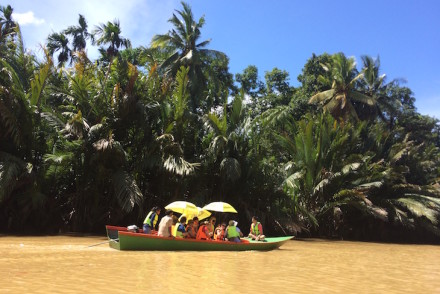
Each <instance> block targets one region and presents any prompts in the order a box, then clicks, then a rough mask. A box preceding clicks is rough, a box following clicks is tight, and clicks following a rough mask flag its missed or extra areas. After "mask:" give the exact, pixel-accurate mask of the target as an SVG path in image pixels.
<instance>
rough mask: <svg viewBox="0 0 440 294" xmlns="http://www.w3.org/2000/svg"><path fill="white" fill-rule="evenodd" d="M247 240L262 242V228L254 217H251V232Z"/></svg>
mask: <svg viewBox="0 0 440 294" xmlns="http://www.w3.org/2000/svg"><path fill="white" fill-rule="evenodd" d="M249 238H252V240H255V241H263V240H264V238H265V236H264V235H263V226H262V225H261V223H260V222H259V221H258V219H257V217H256V216H253V217H252V224H251V231H250V233H249Z"/></svg>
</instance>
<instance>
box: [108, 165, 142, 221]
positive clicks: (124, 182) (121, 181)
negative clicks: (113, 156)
mask: <svg viewBox="0 0 440 294" xmlns="http://www.w3.org/2000/svg"><path fill="white" fill-rule="evenodd" d="M112 183H113V188H114V191H115V195H116V199H117V201H118V203H119V205H120V206H121V209H122V210H123V211H124V212H126V213H128V212H130V211H132V210H133V208H134V206H135V205H138V206H139V207H142V202H143V196H142V193H141V191H140V189H139V187H138V186H137V184H136V181H135V180H134V178H133V177H132V176H131V175H130V174H129V173H128V172H126V171H123V170H119V171H116V172H115V173H114V174H113V175H112Z"/></svg>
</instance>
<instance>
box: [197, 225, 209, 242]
mask: <svg viewBox="0 0 440 294" xmlns="http://www.w3.org/2000/svg"><path fill="white" fill-rule="evenodd" d="M206 229H207V227H206V225H201V226H200V228H199V231H198V232H197V236H196V239H197V240H208V239H210V238H209V237H208V236H207V235H206V233H205V230H206Z"/></svg>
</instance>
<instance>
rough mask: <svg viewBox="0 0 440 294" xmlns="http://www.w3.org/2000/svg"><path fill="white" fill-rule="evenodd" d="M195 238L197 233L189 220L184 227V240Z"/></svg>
mask: <svg viewBox="0 0 440 294" xmlns="http://www.w3.org/2000/svg"><path fill="white" fill-rule="evenodd" d="M196 236H197V231H196V229H195V228H194V220H192V219H190V220H189V221H188V224H187V225H186V238H188V239H195V238H196Z"/></svg>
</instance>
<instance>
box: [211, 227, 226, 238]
mask: <svg viewBox="0 0 440 294" xmlns="http://www.w3.org/2000/svg"><path fill="white" fill-rule="evenodd" d="M214 239H215V240H220V241H223V240H224V239H225V230H223V228H222V227H219V228H217V229H215V237H214Z"/></svg>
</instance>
